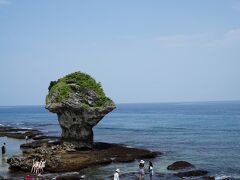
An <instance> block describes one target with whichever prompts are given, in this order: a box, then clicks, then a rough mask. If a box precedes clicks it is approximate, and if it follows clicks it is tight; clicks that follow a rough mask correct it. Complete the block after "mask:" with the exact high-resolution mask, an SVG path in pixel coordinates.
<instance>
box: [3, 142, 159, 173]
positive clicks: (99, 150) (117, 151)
mask: <svg viewBox="0 0 240 180" xmlns="http://www.w3.org/2000/svg"><path fill="white" fill-rule="evenodd" d="M159 154H160V153H158V152H152V151H149V150H145V149H138V148H131V147H126V146H124V145H118V144H108V143H100V142H99V143H95V144H94V146H93V149H92V150H85V151H77V150H76V149H74V146H69V144H62V145H50V144H45V145H44V146H41V147H39V148H35V149H32V150H29V151H26V152H23V153H22V155H15V156H12V157H11V158H9V159H8V160H7V162H8V164H9V165H10V169H12V170H18V171H26V172H29V171H30V170H31V167H32V163H33V160H34V159H39V160H40V159H45V160H46V161H47V162H46V167H45V171H46V172H66V171H75V170H80V169H83V168H86V167H89V166H95V165H104V164H109V163H112V162H132V161H134V160H135V159H141V158H154V157H156V156H157V155H159Z"/></svg>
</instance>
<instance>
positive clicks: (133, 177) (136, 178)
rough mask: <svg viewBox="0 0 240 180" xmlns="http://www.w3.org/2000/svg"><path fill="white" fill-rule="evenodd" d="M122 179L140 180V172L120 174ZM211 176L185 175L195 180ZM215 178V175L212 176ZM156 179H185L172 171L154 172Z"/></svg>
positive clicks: (110, 178)
mask: <svg viewBox="0 0 240 180" xmlns="http://www.w3.org/2000/svg"><path fill="white" fill-rule="evenodd" d="M119 177H120V179H124V180H139V174H138V173H136V172H132V173H126V174H120V176H119ZM207 178H209V176H202V175H199V176H195V177H184V179H195V180H204V179H207ZM212 178H213V179H215V178H214V177H212ZM112 179H113V176H110V177H107V178H105V179H104V180H112ZM144 179H149V174H145V176H144ZM153 179H154V180H180V179H183V178H182V177H177V176H175V175H174V174H171V173H154V175H153Z"/></svg>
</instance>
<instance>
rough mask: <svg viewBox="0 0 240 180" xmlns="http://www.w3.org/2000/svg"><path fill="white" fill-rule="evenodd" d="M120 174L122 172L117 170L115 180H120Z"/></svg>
mask: <svg viewBox="0 0 240 180" xmlns="http://www.w3.org/2000/svg"><path fill="white" fill-rule="evenodd" d="M119 173H120V170H119V169H116V171H115V173H114V176H113V177H114V178H113V180H119Z"/></svg>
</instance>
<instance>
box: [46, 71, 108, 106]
mask: <svg viewBox="0 0 240 180" xmlns="http://www.w3.org/2000/svg"><path fill="white" fill-rule="evenodd" d="M70 83H75V84H77V85H78V86H80V87H81V89H83V91H82V92H80V95H81V96H83V97H84V96H85V95H86V94H85V92H86V91H87V90H89V89H91V90H93V91H95V92H96V93H97V94H98V97H99V98H98V100H97V102H95V105H96V106H97V107H99V106H102V105H104V104H105V103H106V102H107V101H109V100H110V99H109V98H108V97H106V95H105V93H104V91H103V89H102V86H101V83H99V82H96V80H95V79H94V78H92V77H91V76H90V75H88V74H85V73H82V72H74V73H71V74H68V75H66V76H64V77H63V78H60V79H58V80H57V81H51V82H50V85H49V87H48V90H49V94H48V96H47V98H50V97H51V96H52V95H53V93H54V92H56V91H58V95H57V97H56V101H57V102H60V101H62V100H64V99H66V98H68V97H69V93H70V92H71V88H70V87H69V85H68V84H70ZM86 105H87V106H89V104H87V103H85V106H86Z"/></svg>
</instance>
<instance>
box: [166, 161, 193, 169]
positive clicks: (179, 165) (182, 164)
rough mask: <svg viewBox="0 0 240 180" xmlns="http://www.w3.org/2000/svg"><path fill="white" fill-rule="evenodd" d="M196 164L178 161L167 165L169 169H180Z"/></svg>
mask: <svg viewBox="0 0 240 180" xmlns="http://www.w3.org/2000/svg"><path fill="white" fill-rule="evenodd" d="M193 167H194V166H193V165H192V164H191V163H189V162H187V161H176V162H174V163H172V164H171V165H169V166H168V167H167V169H168V170H179V169H186V168H193Z"/></svg>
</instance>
